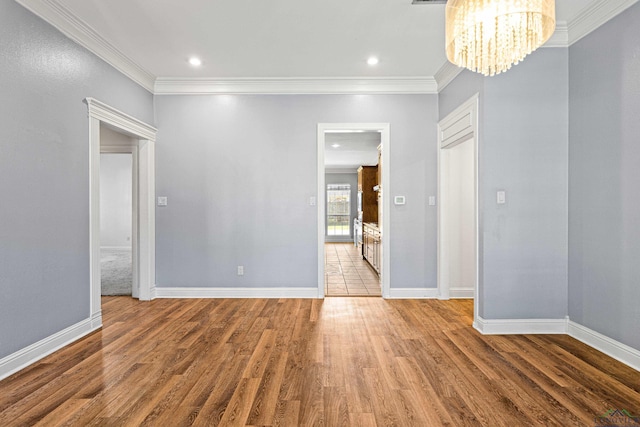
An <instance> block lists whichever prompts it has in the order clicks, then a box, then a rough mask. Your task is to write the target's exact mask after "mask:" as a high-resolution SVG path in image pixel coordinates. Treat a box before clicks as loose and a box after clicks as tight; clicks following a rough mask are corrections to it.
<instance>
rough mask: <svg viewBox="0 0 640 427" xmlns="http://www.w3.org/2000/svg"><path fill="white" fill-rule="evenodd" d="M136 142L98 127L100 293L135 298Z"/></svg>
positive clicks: (136, 259)
mask: <svg viewBox="0 0 640 427" xmlns="http://www.w3.org/2000/svg"><path fill="white" fill-rule="evenodd" d="M138 242H139V236H138V140H136V139H135V138H132V137H130V136H128V135H125V134H122V133H119V132H117V131H115V130H112V129H111V128H109V127H107V126H104V125H103V126H101V127H100V291H101V292H100V294H101V295H102V296H116V295H129V296H132V297H134V298H138V297H139V294H140V292H139V280H138V259H139V256H138V250H139V248H138Z"/></svg>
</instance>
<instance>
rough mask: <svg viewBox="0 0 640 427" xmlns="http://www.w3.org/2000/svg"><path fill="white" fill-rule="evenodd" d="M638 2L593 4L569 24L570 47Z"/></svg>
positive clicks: (622, 0)
mask: <svg viewBox="0 0 640 427" xmlns="http://www.w3.org/2000/svg"><path fill="white" fill-rule="evenodd" d="M637 2H638V0H616V1H611V0H599V1H596V2H593V3H592V4H591V5H589V6H588V7H586V8H585V9H584V10H583V11H582V12H580V14H579V15H578V16H576V17H575V18H574V19H572V20H571V22H569V45H572V44H574V43H575V42H577V41H578V40H580V39H582V38H583V37H584V36H586V35H587V34H589V33H591V32H592V31H594V30H595V29H597V28H598V27H600V26H601V25H602V24H604V23H605V22H607V21H609V20H610V19H612V18H614V17H615V16H617V15H619V14H620V13H622V12H624V11H625V10H626V9H628V8H629V7H631V6H633V5H634V4H636V3H637Z"/></svg>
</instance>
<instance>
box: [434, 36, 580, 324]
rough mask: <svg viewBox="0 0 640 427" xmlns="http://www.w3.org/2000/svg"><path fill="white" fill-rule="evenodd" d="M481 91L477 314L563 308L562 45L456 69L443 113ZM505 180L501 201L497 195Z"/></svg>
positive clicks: (531, 313) (557, 313) (559, 314)
mask: <svg viewBox="0 0 640 427" xmlns="http://www.w3.org/2000/svg"><path fill="white" fill-rule="evenodd" d="M475 93H480V115H479V122H480V123H479V127H480V130H479V192H480V196H479V197H480V200H479V209H480V233H481V234H480V258H481V260H480V270H481V272H480V284H479V287H480V313H479V314H480V316H481V317H483V318H486V319H513V318H522V319H527V318H551V319H558V318H563V317H564V316H566V314H567V268H568V267H567V216H568V212H567V197H568V194H567V192H568V190H567V162H568V50H567V49H540V50H538V51H536V52H534V54H532V55H530V56H529V57H527V59H526V60H525V61H524V62H522V63H521V64H519V65H517V66H515V67H513V68H512V69H511V70H510V71H509V72H507V73H505V74H501V75H498V76H495V77H492V78H483V77H481V76H479V75H473V74H472V73H471V72H469V71H464V72H463V73H461V74H460V75H459V76H458V77H457V78H456V79H455V80H454V81H453V82H452V83H450V84H449V85H448V86H447V87H446V88H445V89H444V91H443V92H442V93H441V96H440V117H441V118H443V117H445V116H446V114H448V113H449V112H451V111H453V110H454V109H455V108H456V107H457V106H458V105H460V104H461V103H462V102H464V101H465V100H467V99H468V98H470V97H471V96H472V95H473V94H475ZM497 190H505V191H506V193H507V203H506V204H505V205H497V204H496V191H497Z"/></svg>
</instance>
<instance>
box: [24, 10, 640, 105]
mask: <svg viewBox="0 0 640 427" xmlns="http://www.w3.org/2000/svg"><path fill="white" fill-rule="evenodd" d="M638 1H639V0H616V1H610V0H597V1H595V2H593V3H592V4H591V5H589V6H588V7H587V8H585V9H584V10H583V11H582V12H581V13H580V14H579V15H578V16H577V17H576V18H574V19H573V20H571V21H570V22H569V23H566V22H563V21H559V22H558V23H557V24H556V31H555V32H554V34H553V35H552V36H551V38H550V39H549V40H548V41H547V43H545V45H544V47H550V48H553V47H568V46H570V45H572V44H573V43H575V42H577V41H578V40H580V39H582V38H583V37H584V36H586V35H587V34H589V33H591V32H592V31H594V30H595V29H597V28H598V27H600V26H601V25H602V24H604V23H605V22H607V21H609V20H610V19H612V18H613V17H615V16H616V15H618V14H620V13H621V12H623V11H624V10H626V9H627V8H629V7H631V6H632V5H634V4H635V3H637V2H638ZM16 2H17V3H19V4H21V5H22V6H23V7H25V8H26V9H28V10H30V11H31V12H33V13H34V14H35V15H37V16H39V17H40V18H42V19H44V20H45V21H46V22H48V23H49V24H51V25H53V26H54V27H55V28H57V29H58V30H60V31H61V32H62V33H63V34H65V35H66V36H67V37H69V38H70V39H71V40H73V41H75V42H76V43H78V44H79V45H81V46H83V47H84V48H86V49H88V50H89V51H90V52H92V53H94V54H95V55H97V56H98V57H100V58H101V59H103V60H104V61H106V62H107V63H108V64H110V65H111V66H113V67H114V68H116V69H117V70H118V71H120V72H121V73H123V74H124V75H125V76H127V77H129V78H130V79H131V80H133V81H134V82H136V83H138V84H139V85H141V86H142V87H143V88H145V89H146V90H148V91H149V92H152V93H154V94H157V95H177V94H192V95H194V94H361V93H369V94H436V93H438V92H439V91H441V90H443V89H444V88H445V87H446V86H447V85H448V84H449V83H450V82H451V81H452V80H453V79H455V77H456V76H457V75H458V74H460V72H461V71H462V68H459V67H457V66H455V65H453V64H450V63H449V62H448V61H447V62H445V63H444V64H443V66H442V67H441V68H440V69H439V70H438V72H437V73H436V75H435V76H434V77H382V78H376V77H373V78H367V77H365V78H358V77H337V78H228V79H201V78H194V79H192V78H170V77H159V78H156V77H155V76H154V75H153V74H151V73H150V72H148V71H147V70H145V69H144V68H142V67H141V66H140V65H138V64H137V63H136V62H135V61H133V60H132V59H130V58H129V57H127V56H126V55H125V54H124V53H122V52H121V51H120V50H118V49H117V48H116V47H114V46H113V45H112V44H111V43H109V42H108V41H107V40H105V39H104V38H103V37H102V36H100V34H98V33H97V32H96V31H95V30H94V29H93V28H91V27H90V26H89V25H87V24H86V23H85V22H83V21H82V20H81V19H79V18H78V17H76V16H75V15H74V14H73V13H72V12H71V11H70V10H69V9H67V8H66V7H65V6H63V5H62V4H61V3H60V1H59V0H16Z"/></svg>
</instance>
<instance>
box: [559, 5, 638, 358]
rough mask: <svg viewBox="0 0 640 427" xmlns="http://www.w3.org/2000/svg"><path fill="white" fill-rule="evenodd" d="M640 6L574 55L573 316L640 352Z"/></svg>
mask: <svg viewBox="0 0 640 427" xmlns="http://www.w3.org/2000/svg"><path fill="white" fill-rule="evenodd" d="M639 25H640V4H636V5H634V6H632V7H631V8H629V9H627V10H626V11H625V12H624V13H623V14H621V15H619V16H618V17H616V18H614V19H613V20H611V21H610V22H608V23H607V24H605V25H604V26H602V27H600V28H599V29H598V30H596V31H594V32H593V33H592V34H590V35H588V36H587V37H585V38H584V39H582V40H580V41H579V42H577V43H575V44H574V45H572V46H571V48H570V50H569V59H570V61H569V67H570V68H569V69H570V75H571V84H570V130H571V139H570V146H569V150H570V151H569V152H570V156H569V159H570V162H569V196H570V197H569V316H570V318H571V320H573V321H575V322H577V323H579V324H581V325H584V326H586V327H588V328H590V329H593V330H595V331H597V332H600V333H602V334H604V335H606V336H608V337H611V338H613V339H615V340H617V341H620V342H622V343H624V344H627V345H629V346H631V347H634V348H636V349H640V285H639V284H640V262H639V260H640V214H639V213H640V197H639V196H638V194H639V189H640V78H639V77H640V61H639V58H640V32H639V31H638V26H639Z"/></svg>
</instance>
